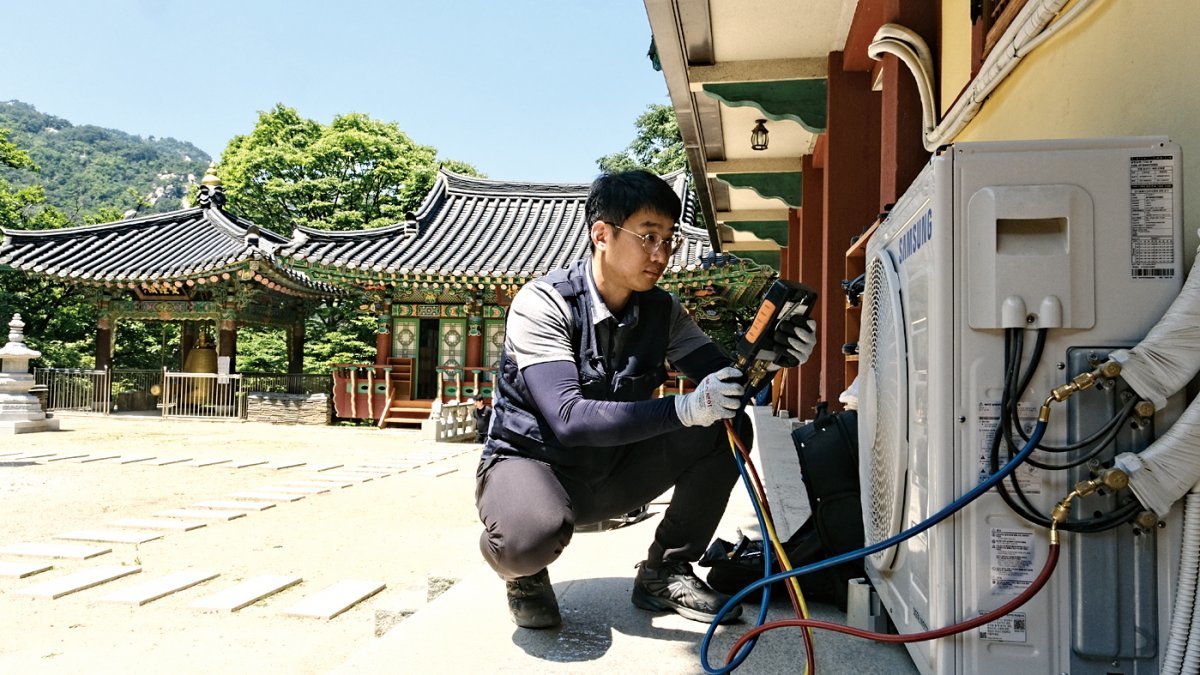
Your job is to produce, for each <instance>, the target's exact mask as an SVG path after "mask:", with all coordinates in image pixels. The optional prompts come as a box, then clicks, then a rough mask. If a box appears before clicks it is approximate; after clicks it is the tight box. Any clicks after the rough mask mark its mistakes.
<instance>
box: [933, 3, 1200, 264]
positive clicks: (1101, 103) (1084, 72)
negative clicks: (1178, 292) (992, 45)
mask: <svg viewBox="0 0 1200 675" xmlns="http://www.w3.org/2000/svg"><path fill="white" fill-rule="evenodd" d="M1030 1H1031V2H1032V1H1034V0H1030ZM964 4H965V3H964ZM944 16H945V14H944ZM957 21H958V20H956V23H955V24H954V26H953V27H951V26H950V25H949V24H946V23H944V24H943V28H944V30H953V31H955V32H964V33H966V34H967V35H968V39H969V32H970V26H969V25H968V23H967V21H968V19H967V18H966V17H963V18H962V23H958V22H957ZM1198 28H1200V2H1197V1H1196V0H1153V1H1152V2H1143V1H1141V0H1096V1H1095V2H1094V3H1093V5H1092V6H1091V7H1089V8H1087V9H1086V10H1085V11H1084V13H1083V14H1081V15H1080V16H1079V18H1078V19H1076V21H1075V22H1074V23H1072V24H1071V25H1070V26H1068V27H1067V28H1065V29H1064V30H1063V31H1062V32H1061V33H1059V34H1058V35H1056V36H1055V37H1054V38H1053V39H1051V40H1050V41H1048V42H1046V43H1045V44H1043V45H1041V46H1040V47H1039V48H1038V49H1036V50H1035V51H1033V52H1031V53H1030V54H1029V55H1028V56H1027V57H1025V59H1024V60H1023V61H1022V62H1021V63H1020V65H1019V66H1018V67H1017V69H1016V70H1015V71H1013V73H1012V74H1010V75H1009V77H1008V78H1007V79H1006V80H1005V81H1004V82H1003V83H1001V84H1000V86H999V87H998V88H997V89H996V90H995V91H994V92H993V93H992V96H991V98H990V99H989V100H988V101H987V102H986V103H984V105H983V107H982V109H981V110H980V112H979V115H978V116H977V117H976V118H975V119H974V120H973V121H972V123H971V124H970V125H969V126H968V127H967V128H966V129H965V130H964V131H963V133H961V134H960V135H959V136H958V138H957V139H955V140H961V141H981V140H1012V139H1037V138H1083V137H1096V136H1138V135H1166V136H1168V137H1170V138H1171V140H1173V141H1175V142H1177V143H1179V144H1180V145H1181V146H1182V148H1183V158H1184V183H1183V184H1184V231H1185V233H1186V236H1185V239H1184V250H1185V252H1186V255H1187V260H1186V262H1187V264H1188V265H1189V266H1190V265H1191V263H1192V261H1193V259H1194V257H1195V251H1196V246H1197V244H1198V243H1200V238H1198V237H1197V233H1196V229H1197V227H1200V178H1197V177H1200V49H1198V45H1197V43H1200V32H1197V29H1198ZM946 56H951V54H949V53H947V54H946ZM1189 178H1190V179H1191V180H1190V181H1189V180H1188V179H1189ZM1189 186H1195V187H1194V188H1193V189H1191V190H1189V189H1188V187H1189Z"/></svg>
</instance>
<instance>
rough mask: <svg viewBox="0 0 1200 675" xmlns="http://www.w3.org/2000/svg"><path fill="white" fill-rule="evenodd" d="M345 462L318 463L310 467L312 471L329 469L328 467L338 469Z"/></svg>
mask: <svg viewBox="0 0 1200 675" xmlns="http://www.w3.org/2000/svg"><path fill="white" fill-rule="evenodd" d="M343 466H345V464H318V465H316V466H314V467H313V468H312V470H313V471H329V470H330V469H340V468H342V467H343Z"/></svg>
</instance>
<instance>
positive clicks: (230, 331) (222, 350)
mask: <svg viewBox="0 0 1200 675" xmlns="http://www.w3.org/2000/svg"><path fill="white" fill-rule="evenodd" d="M218 326H219V330H218V334H217V356H228V357H229V373H230V374H233V373H236V372H237V321H235V320H233V319H221V321H220V323H219V324H218Z"/></svg>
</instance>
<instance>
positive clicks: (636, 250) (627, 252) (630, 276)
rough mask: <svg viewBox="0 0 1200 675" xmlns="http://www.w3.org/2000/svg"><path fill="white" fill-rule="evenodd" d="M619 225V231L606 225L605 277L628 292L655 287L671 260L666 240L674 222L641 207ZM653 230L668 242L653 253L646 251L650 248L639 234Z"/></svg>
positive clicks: (671, 232)
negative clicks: (644, 243)
mask: <svg viewBox="0 0 1200 675" xmlns="http://www.w3.org/2000/svg"><path fill="white" fill-rule="evenodd" d="M618 224H619V225H620V227H621V229H619V230H618V229H616V228H614V227H613V226H612V225H613V224H612V223H606V224H605V228H606V229H607V232H606V233H605V234H606V235H607V238H606V240H605V246H606V247H607V249H608V250H607V255H605V256H604V263H605V279H606V280H607V281H609V282H612V283H615V284H619V285H620V286H622V287H624V288H626V289H628V290H630V291H648V290H650V289H651V288H654V284H656V283H658V279H659V277H661V276H662V274H663V271H664V270H666V268H667V262H668V261H669V260H670V259H671V252H670V250H669V248H670V244H669V241H670V239H671V236H672V235H673V234H674V233H675V230H674V225H675V223H674V222H672V220H671V218H670V216H664V215H663V214H661V213H658V212H656V211H651V210H650V209H641V210H640V211H637V212H635V213H634V214H633V215H632V216H630V217H629V218H628V219H627V220H626V221H625V222H624V223H618ZM652 233H653V234H654V235H656V236H657V237H658V239H659V240H667V242H668V243H667V244H664V245H662V246H659V247H658V249H657V250H656V251H654V252H650V251H647V250H646V249H647V248H649V247H648V246H644V245H643V239H642V237H641V236H639V235H647V234H652Z"/></svg>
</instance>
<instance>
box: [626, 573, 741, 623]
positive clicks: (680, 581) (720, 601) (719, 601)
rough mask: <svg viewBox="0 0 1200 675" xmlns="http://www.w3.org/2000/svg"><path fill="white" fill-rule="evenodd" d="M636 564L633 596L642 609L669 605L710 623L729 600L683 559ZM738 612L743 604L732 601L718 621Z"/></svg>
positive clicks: (695, 619)
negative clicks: (658, 564) (653, 564)
mask: <svg viewBox="0 0 1200 675" xmlns="http://www.w3.org/2000/svg"><path fill="white" fill-rule="evenodd" d="M637 566H638V573H637V577H635V578H634V580H633V598H632V600H633V604H635V605H637V606H638V607H641V608H642V609H648V610H651V611H654V610H665V609H670V610H673V611H675V612H678V613H679V615H680V616H683V617H686V618H688V619H691V620H692V621H703V622H705V623H710V622H712V620H713V619H715V618H717V612H719V611H721V608H722V607H724V606H725V603H727V602H729V596H728V595H725V594H724V593H718V592H716V591H714V590H713V589H711V588H709V587H708V584H706V583H704V582H703V581H701V580H700V577H698V576H696V574H695V573H694V572H692V564H691V563H689V562H687V561H686V560H673V561H672V560H664V561H663V563H662V566H661V567H658V568H657V569H655V568H650V567H647V566H646V563H645V562H640V563H638V564H637ZM741 615H742V606H741V605H734V606H733V609H731V610H729V612H728V613H727V614H725V615H724V616H722V617H721V623H728V622H730V621H733V620H734V619H736V618H738V617H739V616H741Z"/></svg>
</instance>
